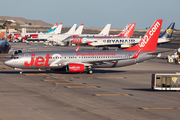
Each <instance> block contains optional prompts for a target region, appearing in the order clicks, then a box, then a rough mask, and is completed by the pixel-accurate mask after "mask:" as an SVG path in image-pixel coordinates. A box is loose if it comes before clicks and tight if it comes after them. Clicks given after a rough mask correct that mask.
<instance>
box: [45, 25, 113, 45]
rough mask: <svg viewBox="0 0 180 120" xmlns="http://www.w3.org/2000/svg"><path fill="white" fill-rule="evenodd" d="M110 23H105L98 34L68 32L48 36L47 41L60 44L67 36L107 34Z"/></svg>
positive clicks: (62, 43)
mask: <svg viewBox="0 0 180 120" xmlns="http://www.w3.org/2000/svg"><path fill="white" fill-rule="evenodd" d="M110 26H111V24H107V25H106V26H105V27H104V29H103V30H102V31H101V32H100V33H99V34H79V33H76V32H75V33H71V34H70V33H68V34H69V35H55V36H50V37H49V38H48V39H47V41H49V42H55V43H57V44H60V45H64V43H65V42H64V40H65V39H67V38H68V37H79V36H83V37H87V36H94V35H101V36H102V35H108V34H109V29H110Z"/></svg>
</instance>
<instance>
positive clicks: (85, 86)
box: [66, 86, 98, 88]
mask: <svg viewBox="0 0 180 120" xmlns="http://www.w3.org/2000/svg"><path fill="white" fill-rule="evenodd" d="M66 87H67V88H98V87H97V86H66Z"/></svg>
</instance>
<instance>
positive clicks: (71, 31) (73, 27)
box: [64, 24, 77, 34]
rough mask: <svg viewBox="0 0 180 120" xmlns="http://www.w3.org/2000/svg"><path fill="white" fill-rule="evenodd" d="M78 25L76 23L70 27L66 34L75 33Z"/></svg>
mask: <svg viewBox="0 0 180 120" xmlns="http://www.w3.org/2000/svg"><path fill="white" fill-rule="evenodd" d="M76 26H77V24H74V25H73V26H72V27H71V28H70V29H69V31H68V32H66V33H64V34H73V33H74V32H75V29H76Z"/></svg>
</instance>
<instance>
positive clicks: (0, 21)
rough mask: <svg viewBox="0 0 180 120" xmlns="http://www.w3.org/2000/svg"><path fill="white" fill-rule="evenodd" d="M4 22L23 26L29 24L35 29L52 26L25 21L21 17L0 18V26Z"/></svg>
mask: <svg viewBox="0 0 180 120" xmlns="http://www.w3.org/2000/svg"><path fill="white" fill-rule="evenodd" d="M6 20H14V21H15V24H16V25H17V24H18V25H25V24H31V26H32V27H33V26H36V27H41V26H44V27H51V26H52V24H49V23H46V22H44V21H42V20H29V19H25V18H23V17H8V16H0V25H2V24H3V23H4V22H5V21H6Z"/></svg>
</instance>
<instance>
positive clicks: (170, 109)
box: [141, 108, 180, 110]
mask: <svg viewBox="0 0 180 120" xmlns="http://www.w3.org/2000/svg"><path fill="white" fill-rule="evenodd" d="M141 109H143V110H174V109H180V108H141Z"/></svg>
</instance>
